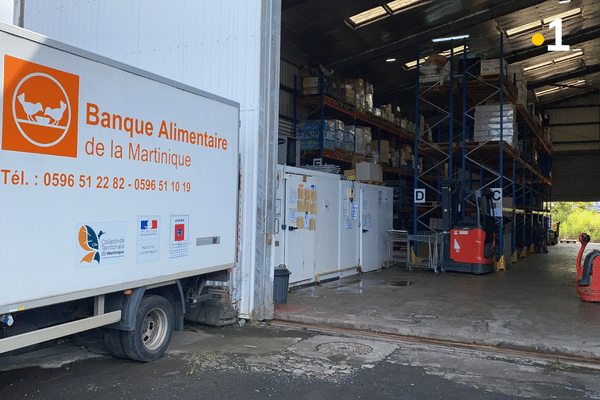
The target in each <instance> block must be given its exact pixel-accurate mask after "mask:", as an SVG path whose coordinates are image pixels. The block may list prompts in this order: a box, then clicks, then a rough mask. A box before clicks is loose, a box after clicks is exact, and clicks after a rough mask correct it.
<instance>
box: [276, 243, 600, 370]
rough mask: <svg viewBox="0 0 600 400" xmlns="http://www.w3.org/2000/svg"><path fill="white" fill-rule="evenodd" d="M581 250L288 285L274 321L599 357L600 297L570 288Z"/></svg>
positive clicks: (563, 247)
mask: <svg viewBox="0 0 600 400" xmlns="http://www.w3.org/2000/svg"><path fill="white" fill-rule="evenodd" d="M591 249H600V245H589V246H588V249H587V251H586V254H587V252H588V251H590V250H591ZM578 251H579V244H558V245H556V246H552V247H549V248H548V253H547V254H533V255H531V256H530V257H528V258H526V259H521V260H520V261H519V263H517V264H513V265H511V266H510V268H509V269H508V270H506V271H498V272H494V273H492V274H489V275H483V276H482V275H469V274H460V273H442V274H435V273H434V272H433V271H430V270H413V271H408V270H406V268H405V267H403V266H393V267H391V268H390V269H387V270H380V271H375V272H372V273H368V274H364V275H358V276H351V277H346V278H343V279H340V280H338V281H333V282H329V283H325V284H322V285H321V286H314V287H308V288H304V289H298V290H295V291H292V292H290V293H288V299H287V304H284V305H277V306H276V307H275V319H279V320H288V321H295V322H303V323H311V324H317V325H320V326H330V327H345V328H353V329H360V330H368V331H375V332H385V333H393V334H401V335H407V336H416V337H423V338H433V339H443V340H451V341H458V342H466V343H476V344H486V345H494V346H502V347H511V348H524V349H529V350H537V351H543V352H547V353H559V354H569V355H576V356H585V357H593V358H600V303H586V302H583V301H581V300H580V298H579V296H578V294H577V292H576V290H575V286H574V285H575V284H574V282H575V278H576V269H575V261H576V256H577V252H578ZM407 283H408V284H407Z"/></svg>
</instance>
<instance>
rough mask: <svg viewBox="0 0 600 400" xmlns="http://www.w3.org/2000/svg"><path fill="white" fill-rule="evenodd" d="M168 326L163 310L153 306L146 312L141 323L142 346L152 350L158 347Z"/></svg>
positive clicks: (165, 334)
mask: <svg viewBox="0 0 600 400" xmlns="http://www.w3.org/2000/svg"><path fill="white" fill-rule="evenodd" d="M168 327H169V320H168V319H167V314H166V313H165V311H164V310H162V309H160V308H154V309H152V310H150V311H149V312H148V314H146V317H145V318H144V323H143V324H142V343H143V344H144V347H145V348H146V349H147V350H149V351H153V350H156V349H158V348H159V347H160V346H161V345H162V344H163V342H164V341H165V338H166V337H167V331H168Z"/></svg>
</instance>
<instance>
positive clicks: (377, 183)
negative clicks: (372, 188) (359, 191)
mask: <svg viewBox="0 0 600 400" xmlns="http://www.w3.org/2000/svg"><path fill="white" fill-rule="evenodd" d="M359 182H360V183H368V184H369V185H377V186H385V183H383V182H379V181H359Z"/></svg>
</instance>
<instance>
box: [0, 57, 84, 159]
mask: <svg viewBox="0 0 600 400" xmlns="http://www.w3.org/2000/svg"><path fill="white" fill-rule="evenodd" d="M2 97H3V99H2V116H3V117H2V135H1V136H2V150H10V151H18V152H23V153H38V154H46V155H53V156H62V157H74V158H75V157H77V135H78V129H77V127H78V118H77V117H78V115H77V114H78V110H79V76H78V75H74V74H71V73H68V72H65V71H61V70H58V69H54V68H50V67H47V66H45V65H41V64H36V63H32V62H30V61H25V60H21V59H18V58H15V57H11V56H9V55H8V54H6V55H5V56H4V87H3V96H2ZM11 116H12V118H11Z"/></svg>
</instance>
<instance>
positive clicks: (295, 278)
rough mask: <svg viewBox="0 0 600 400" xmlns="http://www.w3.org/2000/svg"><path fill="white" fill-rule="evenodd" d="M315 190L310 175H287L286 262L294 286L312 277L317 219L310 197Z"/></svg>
mask: <svg viewBox="0 0 600 400" xmlns="http://www.w3.org/2000/svg"><path fill="white" fill-rule="evenodd" d="M314 189H315V184H314V178H313V177H310V176H306V175H295V174H286V178H285V191H286V210H285V213H286V215H285V220H286V222H285V225H286V230H285V246H284V248H285V264H286V267H287V269H288V270H289V271H290V272H291V273H292V274H291V275H290V284H293V285H294V284H295V285H299V284H306V283H311V282H313V281H314V277H315V228H316V220H315V215H314V212H313V213H311V207H314V206H312V203H313V202H312V201H311V200H310V199H311V197H310V196H311V192H310V191H311V190H314ZM307 196H308V199H307ZM313 211H314V210H313Z"/></svg>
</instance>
